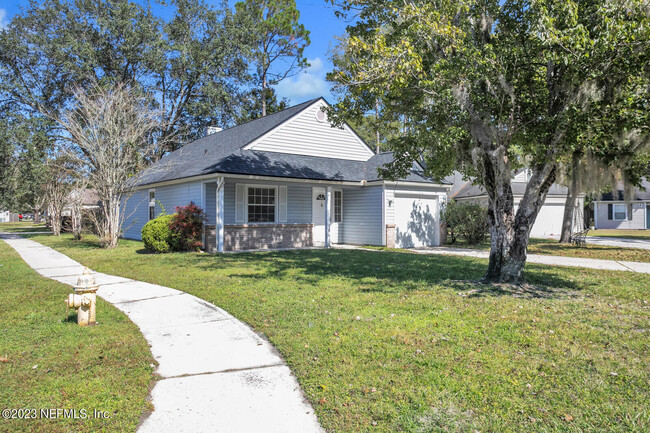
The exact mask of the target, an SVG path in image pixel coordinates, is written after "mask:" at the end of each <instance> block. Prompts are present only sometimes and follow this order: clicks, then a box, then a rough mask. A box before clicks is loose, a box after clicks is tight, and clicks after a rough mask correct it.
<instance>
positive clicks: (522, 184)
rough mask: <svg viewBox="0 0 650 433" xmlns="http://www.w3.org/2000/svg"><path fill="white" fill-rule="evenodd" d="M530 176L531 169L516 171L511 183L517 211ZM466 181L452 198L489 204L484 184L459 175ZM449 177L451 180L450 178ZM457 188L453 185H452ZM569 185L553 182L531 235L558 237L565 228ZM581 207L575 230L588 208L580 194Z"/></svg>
mask: <svg viewBox="0 0 650 433" xmlns="http://www.w3.org/2000/svg"><path fill="white" fill-rule="evenodd" d="M529 176H530V171H529V170H521V171H519V172H518V173H516V174H515V176H514V178H513V179H512V182H511V187H512V194H513V196H514V202H515V211H516V209H517V208H518V207H519V202H520V201H521V199H522V197H523V196H524V193H525V191H526V185H527V184H528V179H529ZM457 178H458V179H461V180H460V182H463V185H462V187H460V188H457V192H456V194H455V195H453V196H452V197H453V198H454V199H455V200H457V201H459V202H475V203H479V204H481V205H483V206H485V207H487V205H488V197H487V193H486V192H485V190H484V189H483V187H482V186H480V185H474V184H472V182H471V181H464V180H462V178H461V177H460V176H457ZM447 179H450V178H449V177H448V178H447ZM452 189H453V187H452ZM566 195H567V188H566V187H564V186H560V185H558V184H553V185H551V188H550V189H549V191H548V194H547V195H546V200H545V201H544V204H543V205H542V208H541V209H540V211H539V213H538V214H537V218H536V219H535V224H533V228H532V230H531V231H530V236H531V237H533V238H547V237H557V236H559V235H560V233H561V231H562V220H563V218H564V204H565V202H566ZM576 207H577V209H578V210H579V212H577V214H576V215H575V219H576V221H574V225H573V231H574V232H575V231H580V230H582V229H583V226H584V223H583V220H584V218H583V213H582V209H583V208H584V195H580V196H579V197H578V204H577V206H576Z"/></svg>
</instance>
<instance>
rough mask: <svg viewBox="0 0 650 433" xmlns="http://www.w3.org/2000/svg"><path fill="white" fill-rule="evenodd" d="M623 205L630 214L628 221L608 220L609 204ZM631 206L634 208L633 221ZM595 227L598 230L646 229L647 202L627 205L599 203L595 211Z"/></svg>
mask: <svg viewBox="0 0 650 433" xmlns="http://www.w3.org/2000/svg"><path fill="white" fill-rule="evenodd" d="M614 203H615V204H623V205H625V207H626V209H627V212H628V217H627V218H628V219H625V220H614V219H611V220H610V219H607V216H608V212H607V205H608V204H614ZM630 204H631V205H632V207H633V211H632V219H631V220H630V219H629V218H630V215H629V206H630ZM594 213H596V215H594V217H595V225H596V228H597V229H628V230H637V229H639V230H640V229H645V228H646V223H647V221H646V218H647V217H646V202H640V201H634V202H630V203H625V202H624V201H618V202H597V203H596V209H595V211H594Z"/></svg>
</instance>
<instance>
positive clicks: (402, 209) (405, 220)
mask: <svg viewBox="0 0 650 433" xmlns="http://www.w3.org/2000/svg"><path fill="white" fill-rule="evenodd" d="M438 236H439V229H438V198H437V197H418V196H407V195H406V196H396V197H395V246H396V247H397V248H414V247H430V246H434V245H438V244H439V241H438Z"/></svg>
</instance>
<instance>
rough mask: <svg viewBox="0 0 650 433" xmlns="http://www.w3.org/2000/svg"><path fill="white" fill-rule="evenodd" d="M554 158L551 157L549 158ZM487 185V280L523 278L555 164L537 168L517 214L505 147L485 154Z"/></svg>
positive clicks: (484, 280) (551, 182)
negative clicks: (488, 252)
mask: <svg viewBox="0 0 650 433" xmlns="http://www.w3.org/2000/svg"><path fill="white" fill-rule="evenodd" d="M549 160H550V159H549ZM483 165H484V167H483V168H484V170H483V184H484V187H485V189H486V191H487V193H488V221H489V223H490V238H491V239H490V243H491V245H490V261H489V264H488V269H487V272H486V274H485V276H484V277H483V279H482V281H483V282H489V283H514V284H518V283H521V281H522V273H523V269H524V266H525V264H526V250H527V248H528V240H529V236H530V231H531V229H532V227H533V224H534V223H535V219H536V218H537V214H538V213H539V210H540V209H541V207H542V205H543V204H544V200H545V199H546V193H547V192H548V190H549V188H550V187H551V185H552V184H553V182H554V181H555V164H554V163H547V164H545V165H543V166H540V167H535V168H534V169H533V175H532V176H531V179H530V180H529V182H528V184H527V186H526V192H525V194H524V196H523V197H522V199H521V201H520V203H519V208H518V210H517V213H516V214H515V212H514V197H513V194H512V188H511V170H510V165H509V164H508V161H507V157H506V156H505V151H504V150H503V149H502V148H501V149H499V148H497V149H496V150H494V151H492V152H490V153H488V154H486V155H485V156H484V157H483Z"/></svg>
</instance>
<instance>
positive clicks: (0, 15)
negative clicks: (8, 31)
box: [0, 9, 9, 30]
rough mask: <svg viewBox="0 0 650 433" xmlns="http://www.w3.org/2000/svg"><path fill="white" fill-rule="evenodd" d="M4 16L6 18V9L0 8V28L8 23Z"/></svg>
mask: <svg viewBox="0 0 650 433" xmlns="http://www.w3.org/2000/svg"><path fill="white" fill-rule="evenodd" d="M6 18H7V10H6V9H0V30H2V29H4V28H5V27H7V26H8V25H9V23H8V22H7V21H6Z"/></svg>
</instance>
